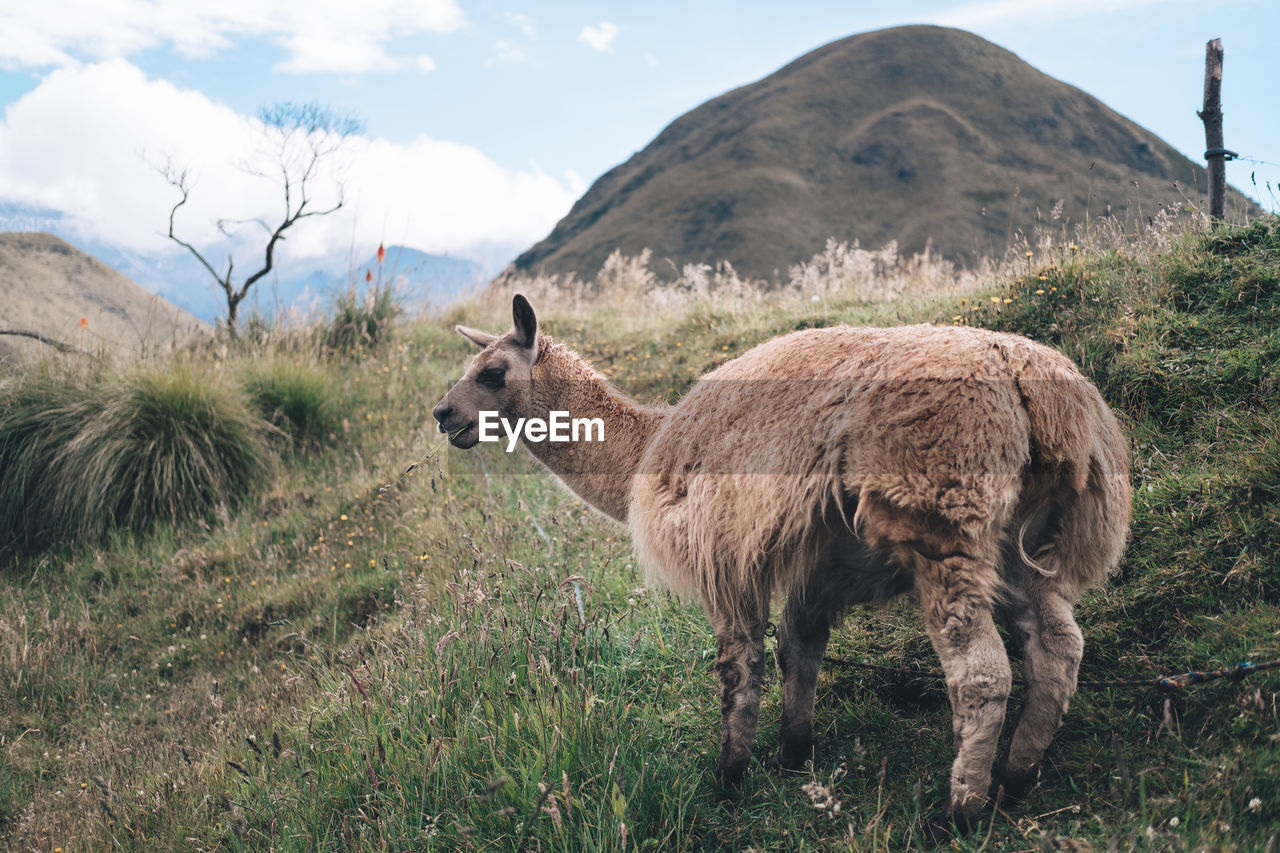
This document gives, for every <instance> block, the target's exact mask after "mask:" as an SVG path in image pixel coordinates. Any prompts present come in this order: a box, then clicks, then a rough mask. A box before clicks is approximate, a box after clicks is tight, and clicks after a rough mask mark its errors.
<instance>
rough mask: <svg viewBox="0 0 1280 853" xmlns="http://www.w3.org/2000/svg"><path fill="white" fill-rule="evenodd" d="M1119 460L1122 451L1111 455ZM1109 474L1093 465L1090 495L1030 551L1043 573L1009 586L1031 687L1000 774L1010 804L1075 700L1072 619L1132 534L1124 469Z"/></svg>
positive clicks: (1063, 507)
mask: <svg viewBox="0 0 1280 853" xmlns="http://www.w3.org/2000/svg"><path fill="white" fill-rule="evenodd" d="M1114 452H1115V453H1119V452H1121V451H1118V450H1117V451H1114ZM1111 468H1112V469H1113V470H1114V471H1116V472H1117V473H1114V474H1110V475H1108V474H1105V473H1104V471H1103V470H1102V466H1101V465H1100V464H1099V463H1097V462H1095V463H1094V465H1093V467H1092V468H1091V469H1090V475H1089V488H1088V490H1087V491H1086V492H1084V493H1083V494H1080V495H1078V496H1075V497H1073V498H1071V499H1069V500H1066V501H1063V502H1061V503H1059V505H1058V506H1057V508H1056V510H1055V511H1056V512H1057V513H1058V522H1057V523H1058V528H1057V530H1056V531H1054V532H1052V533H1051V535H1050V536H1049V537H1048V542H1047V543H1046V546H1044V547H1041V548H1035V549H1033V550H1034V551H1035V552H1036V555H1035V557H1034V559H1035V561H1036V563H1037V564H1038V565H1039V568H1040V570H1039V571H1037V570H1036V569H1035V568H1033V567H1032V566H1028V565H1026V564H1025V563H1023V562H1022V561H1021V559H1019V558H1015V562H1014V565H1013V566H1011V567H1010V569H1009V571H1008V572H1007V574H1008V575H1009V577H1010V582H1011V587H1013V588H1012V589H1011V595H1010V601H1009V608H1008V617H1009V618H1008V623H1009V627H1010V628H1011V630H1012V633H1013V634H1014V635H1015V636H1016V637H1017V639H1018V641H1019V642H1020V643H1021V644H1022V649H1023V672H1024V675H1025V677H1026V680H1027V692H1026V697H1025V699H1024V700H1023V703H1022V713H1021V715H1020V716H1019V718H1018V724H1017V726H1016V727H1015V728H1014V731H1013V738H1012V740H1011V741H1010V744H1009V754H1008V755H1007V756H1006V757H1005V759H1004V760H1003V761H1001V762H1000V764H999V766H998V767H997V768H996V785H997V786H999V785H1003V786H1004V789H1005V794H1006V796H1009V797H1012V798H1017V797H1020V796H1022V795H1023V794H1025V793H1026V792H1027V790H1029V789H1030V787H1031V786H1032V785H1034V784H1035V782H1036V779H1037V778H1038V777H1039V775H1040V761H1041V759H1042V758H1043V757H1044V751H1045V749H1046V748H1047V747H1048V745H1049V741H1050V740H1051V739H1052V738H1053V735H1054V733H1055V732H1056V731H1057V730H1058V726H1059V725H1060V724H1061V722H1062V716H1063V714H1064V713H1066V710H1067V705H1068V704H1069V703H1070V701H1071V697H1072V696H1073V695H1074V694H1075V692H1076V677H1077V674H1078V672H1079V669H1080V659H1081V657H1082V656H1083V654H1084V638H1083V636H1082V635H1081V633H1080V628H1079V626H1077V625H1076V620H1075V617H1074V615H1073V614H1072V608H1073V607H1074V605H1075V603H1076V602H1077V601H1078V600H1079V598H1080V594H1081V591H1082V590H1084V589H1087V588H1088V587H1090V586H1093V585H1094V584H1097V583H1100V582H1101V581H1102V580H1103V578H1105V577H1106V574H1107V572H1108V571H1109V570H1110V569H1111V568H1112V567H1113V566H1114V565H1115V564H1116V563H1117V562H1118V561H1119V559H1120V554H1121V552H1122V551H1123V550H1124V541H1125V538H1126V535H1127V533H1128V526H1129V502H1130V492H1129V482H1128V479H1127V476H1126V474H1125V473H1124V466H1123V464H1122V462H1121V461H1116V460H1112V463H1111Z"/></svg>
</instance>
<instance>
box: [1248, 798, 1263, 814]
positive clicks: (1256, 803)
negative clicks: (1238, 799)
mask: <svg viewBox="0 0 1280 853" xmlns="http://www.w3.org/2000/svg"><path fill="white" fill-rule="evenodd" d="M1260 808H1262V800H1260V799H1258V798H1257V797H1254V798H1253V799H1252V800H1250V801H1249V811H1251V812H1256V811H1257V810H1258V809H1260Z"/></svg>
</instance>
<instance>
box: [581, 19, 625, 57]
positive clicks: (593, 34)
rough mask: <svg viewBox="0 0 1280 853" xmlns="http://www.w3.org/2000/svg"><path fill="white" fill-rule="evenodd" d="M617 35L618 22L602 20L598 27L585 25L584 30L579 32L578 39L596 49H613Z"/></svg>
mask: <svg viewBox="0 0 1280 853" xmlns="http://www.w3.org/2000/svg"><path fill="white" fill-rule="evenodd" d="M617 35H618V25H617V24H611V23H609V22H608V21H601V22H600V26H598V27H593V26H591V25H590V24H588V25H587V26H585V27H583V28H582V32H580V33H578V41H580V42H582V43H583V44H585V45H587V46H589V47H591V48H592V49H594V50H600V51H605V50H613V40H614V38H615V37H616V36H617Z"/></svg>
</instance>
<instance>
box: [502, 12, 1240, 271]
mask: <svg viewBox="0 0 1280 853" xmlns="http://www.w3.org/2000/svg"><path fill="white" fill-rule="evenodd" d="M1082 128H1087V129H1088V130H1087V131H1085V130H1082ZM957 142H959V143H960V144H957ZM1175 182H1176V183H1177V184H1178V186H1175ZM1204 187H1205V177H1204V170H1203V168H1202V167H1201V166H1198V165H1196V164H1194V163H1192V162H1191V161H1190V160H1188V159H1187V158H1186V157H1184V156H1182V155H1181V154H1179V153H1178V152H1177V151H1175V150H1174V149H1173V148H1171V147H1170V146H1169V145H1168V144H1166V143H1165V142H1164V141H1162V140H1161V139H1159V138H1158V137H1156V136H1155V135H1154V134H1152V133H1151V132H1149V131H1147V130H1146V129H1144V128H1142V127H1139V126H1138V125H1136V124H1134V123H1133V122H1131V121H1129V120H1128V119H1126V118H1124V117H1123V116H1120V115H1118V114H1116V113H1115V112H1114V111H1113V110H1111V109H1109V108H1108V107H1107V106H1105V105H1104V104H1102V103H1101V102H1100V101H1098V100H1097V99H1096V98H1093V97H1092V96H1090V95H1088V94H1086V93H1085V92H1082V91H1080V90H1079V89H1076V88H1075V87H1073V86H1069V85H1067V84H1066V83H1063V82H1061V81H1059V80H1055V79H1054V78H1052V77H1049V76H1047V75H1045V74H1043V73H1041V72H1040V71H1037V70H1036V69H1034V68H1032V67H1031V66H1030V65H1028V64H1027V63H1025V62H1024V61H1022V60H1021V59H1019V58H1018V57H1017V56H1015V55H1014V54H1012V53H1010V52H1009V51H1007V50H1004V49H1003V48H1000V47H997V46H996V45H993V44H991V43H990V42H987V41H985V40H984V39H982V38H980V37H978V36H976V35H973V34H971V33H967V32H964V31H961V30H953V29H947V28H943V27H931V26H913V27H895V28H892V29H887V30H879V31H876V32H870V33H863V34H859V35H855V36H850V37H848V38H845V39H841V40H839V41H835V42H832V43H830V44H827V45H824V46H822V47H820V48H818V49H816V50H814V51H812V52H810V53H808V54H805V55H804V56H802V57H800V58H798V59H796V60H795V61H794V62H792V63H790V64H789V65H787V66H786V67H784V68H782V69H780V70H779V71H777V72H775V73H774V74H772V75H770V76H768V77H766V78H764V79H762V80H759V81H757V82H755V83H752V84H750V85H746V86H742V87H740V88H738V89H734V90H732V91H730V92H728V93H726V94H724V95H721V96H719V97H717V98H714V99H712V100H710V101H708V102H707V103H705V104H703V105H701V106H699V107H697V108H696V109H694V110H691V111H690V112H688V113H686V114H684V115H683V116H680V117H679V118H677V119H676V120H675V121H673V122H672V123H671V124H670V125H669V126H668V127H667V128H665V129H664V130H663V131H662V133H660V134H659V135H658V136H657V137H656V138H655V139H654V140H653V141H652V142H650V143H649V144H648V145H647V146H645V148H644V149H643V150H641V151H639V152H638V153H636V154H635V155H634V156H632V157H631V158H630V159H628V160H627V161H626V162H625V163H622V164H619V165H618V166H616V167H615V168H613V169H611V170H610V171H609V172H607V173H606V174H605V175H603V176H602V177H600V179H599V180H597V181H596V182H595V183H594V184H593V185H592V186H591V188H590V189H589V190H588V191H587V192H586V194H585V195H583V197H582V198H581V199H579V200H578V202H577V203H576V204H575V205H574V207H573V209H572V210H571V211H570V212H569V214H568V215H567V216H565V218H564V219H562V220H561V221H560V222H559V223H558V224H557V225H556V227H555V229H554V230H553V231H552V232H551V234H549V235H548V236H547V237H546V238H545V239H544V240H542V241H540V242H539V243H538V244H536V245H535V246H533V247H531V248H530V249H529V250H528V251H527V252H525V254H523V255H522V256H521V257H520V258H518V259H517V260H516V262H515V263H516V267H517V268H518V269H520V270H521V271H525V272H529V271H533V272H540V273H559V274H567V273H577V274H578V275H580V276H588V275H591V274H592V273H594V272H595V271H596V270H598V269H600V267H601V265H602V264H603V263H604V261H605V259H606V258H607V257H608V255H609V254H610V253H611V252H613V251H614V250H615V249H621V251H622V252H623V253H624V254H629V255H638V254H639V253H640V252H641V251H642V250H643V249H645V248H649V249H652V250H653V253H654V259H655V262H656V263H655V267H654V268H655V269H659V270H660V271H661V272H665V271H666V270H667V267H666V265H665V264H664V263H662V260H661V259H664V258H666V259H670V260H671V261H673V262H674V263H675V264H676V266H677V268H679V266H681V265H683V264H685V263H694V262H709V263H716V262H717V261H721V260H728V261H730V262H731V263H732V264H733V265H734V267H735V269H737V270H738V271H739V272H742V273H744V274H746V275H749V276H753V277H758V278H766V279H768V278H772V277H774V276H775V275H776V273H777V271H778V270H781V272H782V275H784V276H785V274H786V271H787V268H788V267H789V266H790V265H791V264H794V263H798V262H799V261H801V260H802V259H804V258H807V257H809V256H810V255H811V254H813V253H814V252H816V251H818V250H820V249H821V247H822V245H823V243H824V242H825V241H826V240H827V238H828V237H834V238H835V239H836V240H838V241H844V242H850V243H851V242H853V241H854V240H859V241H861V244H862V245H863V246H871V247H880V246H883V245H885V244H887V243H888V242H889V241H891V240H896V241H897V242H898V246H899V249H900V250H901V251H902V252H903V253H905V254H911V253H915V252H921V251H923V250H924V249H925V247H926V245H931V246H932V249H933V251H934V252H935V253H941V254H942V255H944V256H946V257H949V258H953V259H963V260H966V261H970V262H971V261H973V260H974V259H976V258H982V257H987V256H990V255H999V254H1001V253H1003V252H1004V251H1005V249H1006V247H1007V244H1008V239H1009V235H1010V234H1012V233H1015V232H1016V231H1017V230H1019V229H1023V230H1027V231H1030V230H1031V227H1032V226H1033V225H1035V224H1036V223H1037V221H1038V220H1039V219H1040V218H1044V219H1045V220H1047V219H1048V218H1049V217H1050V215H1051V210H1052V209H1053V208H1054V205H1055V204H1056V203H1058V202H1061V203H1062V208H1061V210H1060V213H1061V214H1062V215H1063V216H1065V217H1066V218H1067V219H1069V220H1071V221H1073V222H1083V221H1087V220H1088V219H1089V217H1090V215H1092V216H1093V217H1098V216H1102V215H1105V214H1106V213H1107V212H1108V211H1110V213H1111V214H1112V215H1116V216H1118V217H1120V218H1121V219H1122V220H1123V221H1125V222H1133V221H1141V220H1142V218H1143V216H1144V215H1148V216H1149V215H1151V214H1153V213H1154V212H1155V211H1157V210H1158V209H1159V208H1160V207H1162V206H1165V205H1173V206H1175V207H1177V208H1178V209H1181V208H1182V207H1183V206H1184V205H1185V203H1186V202H1187V201H1188V200H1190V201H1193V202H1194V201H1198V200H1199V199H1200V198H1201V193H1202V192H1203V191H1204ZM1230 203H1231V204H1232V205H1233V206H1238V207H1239V209H1240V210H1241V211H1242V212H1244V211H1249V210H1255V208H1253V206H1252V204H1251V203H1250V202H1248V201H1247V200H1245V198H1244V197H1243V196H1241V195H1240V194H1239V193H1236V192H1235V191H1232V200H1231V202H1230Z"/></svg>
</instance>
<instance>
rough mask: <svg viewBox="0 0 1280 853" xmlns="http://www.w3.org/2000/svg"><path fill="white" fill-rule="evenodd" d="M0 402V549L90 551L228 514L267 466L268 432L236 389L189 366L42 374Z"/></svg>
mask: <svg viewBox="0 0 1280 853" xmlns="http://www.w3.org/2000/svg"><path fill="white" fill-rule="evenodd" d="M5 396H6V400H5V401H4V403H3V412H4V413H3V417H2V419H0V467H3V469H4V471H5V476H4V478H3V484H2V485H0V528H2V529H3V530H4V531H5V540H4V541H0V547H3V548H5V549H15V550H20V551H27V552H31V551H38V550H44V549H47V548H50V547H53V546H56V545H67V544H73V543H77V542H83V541H97V540H100V539H101V538H102V537H103V536H104V535H105V534H106V533H107V532H108V531H109V530H111V529H113V528H124V529H129V530H142V529H144V528H146V527H149V526H150V525H152V524H155V523H158V522H169V523H177V522H182V521H186V520H189V519H192V518H196V517H199V516H201V515H204V514H206V513H208V512H209V511H210V510H212V509H214V508H215V507H217V506H220V505H227V506H232V505H235V504H237V503H238V502H239V501H240V500H242V499H243V498H244V497H245V496H246V495H247V494H248V493H249V492H250V491H251V489H252V486H253V484H254V481H255V480H256V479H257V478H258V477H259V476H260V475H261V472H262V470H263V469H264V468H265V467H268V464H269V462H270V460H271V453H270V449H269V447H268V446H267V443H266V435H267V432H268V430H269V426H268V425H267V424H266V423H265V422H264V421H263V420H262V419H261V418H260V417H259V416H258V415H256V414H254V413H253V412H252V411H250V409H249V407H248V405H247V404H246V401H245V398H244V395H243V394H242V393H241V392H240V390H239V389H238V388H236V387H234V386H233V385H231V384H230V383H229V382H228V381H227V380H226V379H225V378H224V377H222V376H220V375H219V374H218V373H216V372H214V371H212V370H209V369H206V368H200V367H197V366H195V365H192V364H184V363H176V364H169V365H164V366H144V367H141V368H139V369H136V370H134V371H131V372H129V373H127V374H125V375H124V376H121V377H110V376H102V377H97V378H89V379H80V380H74V379H68V377H66V376H59V375H57V374H56V373H55V372H49V371H43V372H40V373H38V374H33V375H32V376H30V377H27V378H26V379H25V380H24V381H20V382H18V383H17V384H16V385H15V386H14V387H13V388H11V389H10V390H9V392H8V393H7V394H6V395H5Z"/></svg>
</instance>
